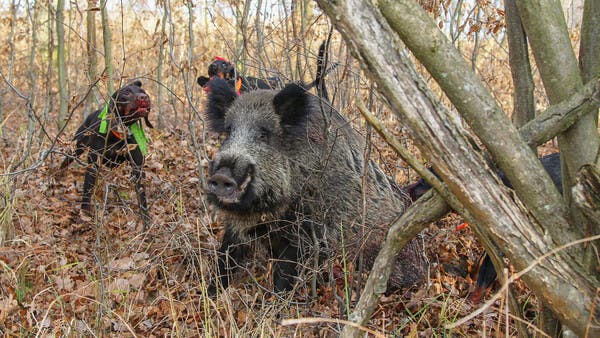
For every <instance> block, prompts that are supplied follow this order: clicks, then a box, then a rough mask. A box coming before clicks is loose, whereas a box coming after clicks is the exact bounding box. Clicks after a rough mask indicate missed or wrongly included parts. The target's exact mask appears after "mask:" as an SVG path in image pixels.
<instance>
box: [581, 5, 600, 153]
mask: <svg viewBox="0 0 600 338" xmlns="http://www.w3.org/2000/svg"><path fill="white" fill-rule="evenodd" d="M599 36H600V2H599V1H598V0H586V1H585V5H584V9H583V22H582V24H581V41H580V44H579V65H580V68H581V76H582V78H583V82H584V83H587V82H588V81H590V80H591V79H593V78H595V77H597V76H599V75H600V39H599V38H598V37H599ZM591 115H594V116H595V119H596V121H595V122H596V124H594V125H595V126H597V125H598V111H596V112H595V113H592V114H591ZM597 164H598V165H600V163H597Z"/></svg>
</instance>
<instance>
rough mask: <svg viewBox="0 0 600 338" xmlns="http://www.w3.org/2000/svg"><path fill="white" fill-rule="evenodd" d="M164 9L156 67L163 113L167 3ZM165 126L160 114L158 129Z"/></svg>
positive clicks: (158, 102)
mask: <svg viewBox="0 0 600 338" xmlns="http://www.w3.org/2000/svg"><path fill="white" fill-rule="evenodd" d="M161 5H162V6H163V8H164V11H163V16H162V22H161V24H160V40H159V41H158V61H157V62H158V65H157V66H156V82H157V83H158V97H157V104H158V111H162V108H163V105H164V104H165V103H164V101H165V99H164V96H165V94H164V85H163V77H162V75H163V63H164V58H165V44H166V43H167V30H166V27H167V9H166V6H167V4H166V1H162V4H161ZM164 126H165V118H164V116H163V114H158V128H159V129H162V128H164Z"/></svg>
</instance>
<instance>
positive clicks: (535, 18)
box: [517, 0, 600, 234]
mask: <svg viewBox="0 0 600 338" xmlns="http://www.w3.org/2000/svg"><path fill="white" fill-rule="evenodd" d="M517 7H518V9H519V14H520V15H521V18H522V20H523V26H524V27H525V30H526V31H527V36H528V38H529V42H530V44H531V49H532V52H533V55H534V57H535V60H536V64H537V65H538V68H539V70H540V75H541V77H542V81H543V83H544V88H545V89H546V94H547V95H548V98H549V100H550V103H551V104H555V103H558V102H560V101H563V100H564V99H566V98H568V97H569V96H570V95H572V94H574V93H575V92H576V91H577V90H579V89H580V88H581V86H582V79H581V76H580V73H579V68H578V65H577V60H576V58H575V54H574V53H573V48H572V45H571V40H570V37H569V33H568V31H567V27H566V23H565V19H564V15H563V12H562V7H561V5H560V3H559V2H558V1H539V0H523V1H519V2H518V3H517ZM595 38H596V39H597V36H596V37H595ZM596 57H597V56H596ZM596 115H597V114H596V113H594V112H590V113H588V114H586V115H584V116H582V117H581V118H580V119H579V121H577V122H576V123H574V124H573V125H572V126H571V127H570V128H569V129H568V130H566V131H565V132H564V133H562V134H561V135H559V136H558V142H559V146H560V150H561V154H562V156H561V162H562V178H563V187H564V189H563V191H564V198H565V201H566V203H567V205H568V207H569V212H570V214H571V217H572V218H573V221H574V224H577V225H578V228H579V229H572V230H573V231H578V232H579V233H580V234H583V233H589V232H590V231H591V225H590V224H589V223H588V222H587V221H586V220H585V219H584V218H583V217H582V215H581V214H580V212H579V210H578V209H577V208H576V207H575V206H574V205H573V203H572V199H571V189H570V188H571V187H572V186H573V185H574V184H575V177H576V174H577V171H578V170H579V168H581V167H582V166H583V165H584V164H588V163H593V161H594V159H595V156H596V152H597V150H598V148H599V147H600V137H599V136H598V130H597V127H598V125H597V122H596Z"/></svg>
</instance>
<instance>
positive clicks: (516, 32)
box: [504, 0, 536, 152]
mask: <svg viewBox="0 0 600 338" xmlns="http://www.w3.org/2000/svg"><path fill="white" fill-rule="evenodd" d="M504 8H505V18H506V36H507V38H508V59H509V63H510V72H511V75H512V80H513V102H514V103H513V105H514V108H513V112H512V122H513V124H514V125H515V127H517V128H521V127H522V126H524V125H525V124H526V123H527V122H529V121H530V120H533V118H534V117H535V102H534V99H533V89H534V84H533V77H532V76H531V65H530V64H529V51H528V49H527V36H526V35H525V30H524V29H523V25H522V24H521V18H520V17H519V13H518V12H517V6H516V4H515V0H504ZM533 150H534V152H535V151H536V150H535V149H533Z"/></svg>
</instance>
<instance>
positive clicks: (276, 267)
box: [271, 235, 299, 292]
mask: <svg viewBox="0 0 600 338" xmlns="http://www.w3.org/2000/svg"><path fill="white" fill-rule="evenodd" d="M271 250H272V255H273V258H274V259H275V261H274V263H273V284H274V288H275V292H281V291H290V290H292V288H293V287H294V284H295V279H296V278H297V277H298V250H299V249H298V247H297V246H296V245H295V244H293V243H292V241H290V240H289V239H288V238H286V237H283V236H281V235H275V236H271Z"/></svg>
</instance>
